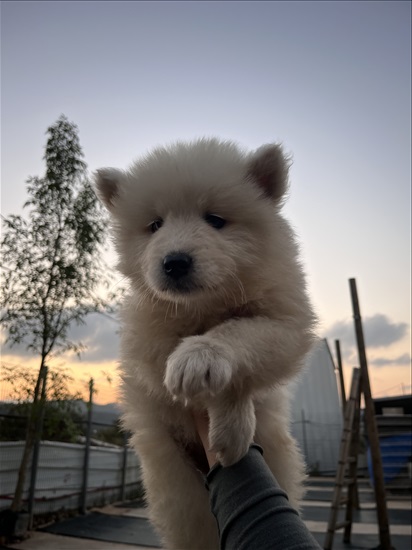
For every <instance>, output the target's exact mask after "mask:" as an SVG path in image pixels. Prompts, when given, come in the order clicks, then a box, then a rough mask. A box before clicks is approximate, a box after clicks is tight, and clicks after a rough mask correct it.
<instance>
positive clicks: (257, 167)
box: [96, 139, 288, 306]
mask: <svg viewBox="0 0 412 550" xmlns="http://www.w3.org/2000/svg"><path fill="white" fill-rule="evenodd" d="M287 180H288V160H287V159H286V158H285V156H284V154H283V152H282V149H281V147H280V146H279V145H276V144H275V145H266V146H263V147H261V148H260V149H258V150H257V151H256V152H255V153H253V154H247V153H245V152H242V151H241V150H239V148H238V147H236V146H235V145H234V144H232V143H228V142H220V141H218V140H215V139H208V140H206V139H203V140H199V141H196V142H193V143H177V144H175V145H173V146H171V147H169V148H158V149H156V150H154V151H153V152H152V153H151V154H149V155H148V156H146V157H145V158H143V159H142V160H140V161H138V162H136V163H135V164H134V165H133V166H132V167H131V169H130V170H129V171H127V172H122V171H119V170H115V169H112V168H107V169H101V170H99V171H98V172H97V175H96V192H97V195H98V197H99V198H100V199H101V201H102V202H103V203H104V205H105V206H106V207H107V208H108V210H109V211H110V213H111V215H112V221H113V229H114V235H115V245H116V248H117V251H118V254H119V258H120V263H119V268H120V270H121V271H122V272H123V273H124V274H125V275H126V276H127V277H129V278H130V281H131V283H132V285H133V287H134V288H135V289H136V290H138V291H139V292H143V293H146V294H150V295H154V296H156V297H157V298H160V299H162V300H166V301H172V302H185V303H191V302H196V303H202V302H204V303H209V304H210V303H216V302H217V301H221V302H224V303H225V304H227V305H236V306H237V305H240V304H241V303H242V302H244V301H245V300H246V299H248V298H249V297H250V296H249V294H250V292H251V288H256V287H257V286H258V285H259V281H260V279H261V278H262V277H263V272H264V271H265V265H266V263H267V261H268V259H269V258H268V254H270V252H269V250H270V249H271V247H270V243H271V241H272V240H273V238H276V234H277V233H278V231H277V230H280V228H281V225H282V223H281V222H280V221H279V220H280V217H279V215H278V210H279V207H280V205H281V203H282V199H283V197H284V194H285V191H286V189H287ZM276 222H278V223H276Z"/></svg>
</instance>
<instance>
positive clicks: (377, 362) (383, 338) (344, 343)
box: [325, 313, 410, 367]
mask: <svg viewBox="0 0 412 550" xmlns="http://www.w3.org/2000/svg"><path fill="white" fill-rule="evenodd" d="M362 326H363V332H364V336H365V345H366V348H367V350H366V351H367V355H368V358H369V357H370V356H371V353H370V351H371V350H378V349H380V348H388V347H390V346H392V345H393V344H396V343H397V342H399V341H401V340H402V339H403V338H404V337H405V336H406V335H407V334H408V330H409V326H408V324H407V323H396V322H394V321H392V320H391V319H389V318H388V317H387V316H386V315H383V314H381V313H376V314H375V315H372V316H371V317H365V318H364V319H362ZM325 337H326V338H328V339H333V340H339V341H340V346H341V352H342V357H343V360H344V362H345V363H346V364H349V365H352V366H355V365H358V364H359V358H358V351H357V345H356V336H355V326H354V322H353V319H348V320H344V321H338V322H337V323H335V324H333V325H332V326H331V327H330V328H329V329H327V330H326V332H325ZM369 363H370V364H371V365H373V366H375V367H383V366H385V365H387V366H389V365H399V366H401V365H407V364H410V357H409V355H408V354H404V355H402V356H400V357H398V358H397V359H386V358H384V357H377V358H376V359H373V358H370V359H369Z"/></svg>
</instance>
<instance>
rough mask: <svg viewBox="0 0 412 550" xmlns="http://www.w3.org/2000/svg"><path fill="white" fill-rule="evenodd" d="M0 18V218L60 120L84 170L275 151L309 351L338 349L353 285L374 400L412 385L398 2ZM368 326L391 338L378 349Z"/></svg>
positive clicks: (7, 10)
mask: <svg viewBox="0 0 412 550" xmlns="http://www.w3.org/2000/svg"><path fill="white" fill-rule="evenodd" d="M1 16H2V17H1V25H2V28H1V50H2V53H1V57H2V59H1V61H2V68H1V72H2V74H1V76H2V85H1V115H2V123H1V137H2V172H1V176H2V186H1V198H2V213H3V214H4V215H7V214H10V213H12V212H13V213H15V212H19V211H20V210H21V206H22V204H23V202H24V201H25V180H26V179H27V177H28V176H29V175H41V174H42V173H43V170H44V166H43V163H42V155H43V147H44V144H45V131H46V128H47V127H48V126H49V125H50V124H52V123H53V122H54V121H55V120H56V119H57V118H58V117H59V115H60V114H61V113H64V114H66V115H67V116H68V118H69V119H70V120H72V121H74V122H75V123H76V124H77V125H78V127H79V132H80V140H81V143H82V146H83V149H84V153H85V160H86V162H87V163H88V165H89V169H90V170H94V169H96V168H98V167H101V166H105V165H112V166H118V167H120V168H125V167H126V166H127V165H128V164H130V162H131V160H132V159H134V158H136V157H138V156H139V155H140V154H142V153H143V152H145V151H147V150H148V149H150V148H151V147H152V146H154V145H156V144H159V143H164V142H168V141H172V140H175V139H184V138H193V137H198V136H203V135H217V136H219V137H222V138H228V139H233V140H235V141H237V142H239V143H240V144H242V145H243V146H246V147H249V148H256V147H258V146H260V145H261V144H263V143H267V142H271V141H282V142H283V143H284V145H285V147H286V149H287V150H288V151H290V152H291V153H293V156H294V165H293V168H292V172H291V197H290V200H289V202H288V204H287V206H286V208H285V213H286V215H287V216H288V217H289V219H291V221H292V223H293V225H294V226H295V228H296V230H297V232H298V234H299V237H300V240H301V243H302V252H303V258H304V262H305V265H306V269H307V272H308V280H309V285H310V291H311V293H312V296H313V300H314V303H315V305H316V307H317V310H318V312H319V316H320V320H321V327H320V333H321V335H322V336H327V337H328V338H329V340H330V342H332V343H333V339H334V338H342V339H345V338H346V336H345V335H348V334H349V333H350V332H351V327H352V312H351V306H350V296H349V286H348V278H349V277H356V279H357V283H358V292H359V295H360V302H361V308H362V314H363V316H364V318H365V319H366V318H370V321H368V322H367V324H368V325H369V326H370V327H375V328H374V329H373V328H370V329H369V330H370V332H369V336H370V339H371V342H373V343H374V345H371V346H370V350H369V352H370V357H371V361H375V365H379V367H378V366H376V367H372V368H375V369H376V372H377V374H376V379H377V380H378V379H380V380H381V382H379V383H378V382H376V384H375V388H376V390H377V391H379V392H380V393H383V392H384V391H386V389H385V388H388V387H390V386H391V384H392V383H393V384H392V385H394V384H395V383H397V382H398V381H399V384H401V383H403V384H405V385H409V384H410V371H409V368H408V356H409V353H410V220H411V213H410V176H411V173H410V169H411V153H410V149H411V69H410V65H411V31H410V23H411V5H410V3H409V2H406V1H405V2H396V1H393V2H373V1H367V2H346V1H345V2H326V1H322V2H311V1H305V2H292V1H290V2H262V3H260V2H2V6H1ZM379 323H380V325H379ZM377 325H379V327H380V328H379V331H380V332H379V331H378V333H379V334H381V333H382V334H384V333H389V334H395V335H397V337H396V338H395V339H394V340H393V339H392V340H391V341H390V342H389V343H388V338H386V339H385V337H382V340H381V345H380V343H379V341H378V345H375V344H376V341H375V340H376V339H375V336H376V334H377V333H376V326H377ZM399 327H403V328H402V330H397V329H399ZM372 330H375V332H374V333H373V334H372ZM385 331H386V332H385ZM365 332H366V328H365ZM374 335H375V336H374ZM366 341H367V343H368V333H367V332H366ZM345 342H346V344H345V349H344V353H345V358H346V362H347V369H348V372H349V371H350V367H351V366H354V364H356V356H355V355H354V349H353V336H352V337H349V336H348V338H347V340H345ZM409 357H410V356H409ZM385 360H386V363H385ZM409 364H410V361H409ZM378 371H379V372H378ZM394 380H396V382H394ZM385 384H386V385H385ZM398 389H399V388H398ZM395 392H396V391H395Z"/></svg>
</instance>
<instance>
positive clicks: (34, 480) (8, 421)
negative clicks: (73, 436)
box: [0, 414, 141, 524]
mask: <svg viewBox="0 0 412 550" xmlns="http://www.w3.org/2000/svg"><path fill="white" fill-rule="evenodd" d="M27 421H28V418H27V417H23V416H18V415H9V414H0V433H1V434H2V440H3V441H0V510H4V509H7V508H10V506H11V503H12V501H13V498H14V492H15V488H16V483H17V478H18V475H19V469H20V465H21V461H22V456H23V450H24V446H25V441H24V440H20V441H4V439H5V435H6V434H8V433H11V432H14V433H15V430H17V431H24V430H25V428H26V425H27ZM88 421H89V422H88ZM88 421H87V420H85V421H84V422H82V423H81V426H79V427H80V428H81V430H79V431H80V436H78V438H77V439H78V441H79V442H77V443H64V442H60V441H47V440H43V439H41V437H39V440H38V445H37V447H36V446H35V447H34V448H33V451H32V453H31V456H30V459H29V461H28V464H27V467H26V471H25V482H24V488H23V494H22V506H21V509H22V510H23V511H26V512H28V513H29V515H30V523H31V524H32V521H33V517H34V516H36V515H44V514H52V513H56V512H63V511H71V510H80V511H81V512H85V511H86V509H87V508H89V507H92V506H103V505H105V504H108V503H110V502H115V501H119V500H126V499H130V498H134V497H136V496H139V495H140V494H141V483H140V470H139V463H138V459H137V457H136V455H135V453H134V452H133V450H132V449H130V448H129V447H128V445H127V437H126V435H124V436H123V438H121V439H120V441H122V443H121V444H120V445H113V444H109V443H105V442H103V441H99V440H97V439H96V437H98V436H99V432H101V431H102V430H104V429H109V430H113V429H115V425H114V424H105V423H98V422H93V416H92V415H91V416H90V418H89V419H88ZM19 428H20V430H19ZM39 435H40V434H39ZM6 439H7V437H6ZM10 439H11V438H10Z"/></svg>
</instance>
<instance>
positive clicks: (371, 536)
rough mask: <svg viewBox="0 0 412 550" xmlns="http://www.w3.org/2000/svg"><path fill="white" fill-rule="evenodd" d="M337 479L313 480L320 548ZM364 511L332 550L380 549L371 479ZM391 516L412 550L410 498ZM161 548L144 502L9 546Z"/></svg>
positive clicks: (362, 491)
mask: <svg viewBox="0 0 412 550" xmlns="http://www.w3.org/2000/svg"><path fill="white" fill-rule="evenodd" d="M333 482H334V481H333V479H331V478H324V477H319V478H310V480H309V483H308V491H307V495H306V498H305V501H304V505H303V511H302V517H303V519H304V521H305V523H306V525H307V527H308V528H309V530H310V531H311V532H312V534H313V535H314V537H315V538H316V539H317V541H318V542H319V544H320V545H321V546H322V545H323V542H324V538H325V532H326V528H327V521H328V517H329V511H330V502H331V498H332V489H333ZM359 497H360V503H361V510H359V511H355V512H354V523H353V527H352V540H351V544H343V542H342V531H338V532H337V533H336V534H335V538H334V544H333V549H334V550H341V549H345V550H361V549H362V550H364V549H371V548H376V547H377V546H378V545H379V537H378V524H377V519H376V505H375V503H374V500H373V492H372V489H371V488H370V486H369V483H368V481H366V480H365V481H360V483H359ZM388 514H389V523H390V531H391V540H392V545H393V547H394V548H395V549H396V550H411V548H412V543H411V540H412V538H411V535H412V529H411V523H412V520H411V500H410V498H403V499H402V498H400V497H396V498H395V497H389V498H388ZM159 547H160V544H159V542H158V539H157V537H156V535H155V533H154V532H153V530H152V528H151V526H150V524H149V522H148V520H147V516H146V510H145V509H144V508H143V507H142V505H141V503H140V502H136V501H134V502H129V503H122V504H117V505H110V506H106V507H104V508H100V509H95V510H92V511H90V512H89V513H88V514H87V515H86V516H77V517H75V518H71V519H67V520H64V521H61V522H58V523H55V524H53V525H50V526H48V527H46V528H44V529H43V530H39V531H35V532H32V533H30V537H29V538H28V539H27V540H25V541H22V542H19V543H16V544H11V545H9V546H8V548H10V549H12V548H14V549H16V550H17V549H18V550H131V549H132V548H135V549H142V550H143V549H145V550H147V549H148V548H159Z"/></svg>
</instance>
